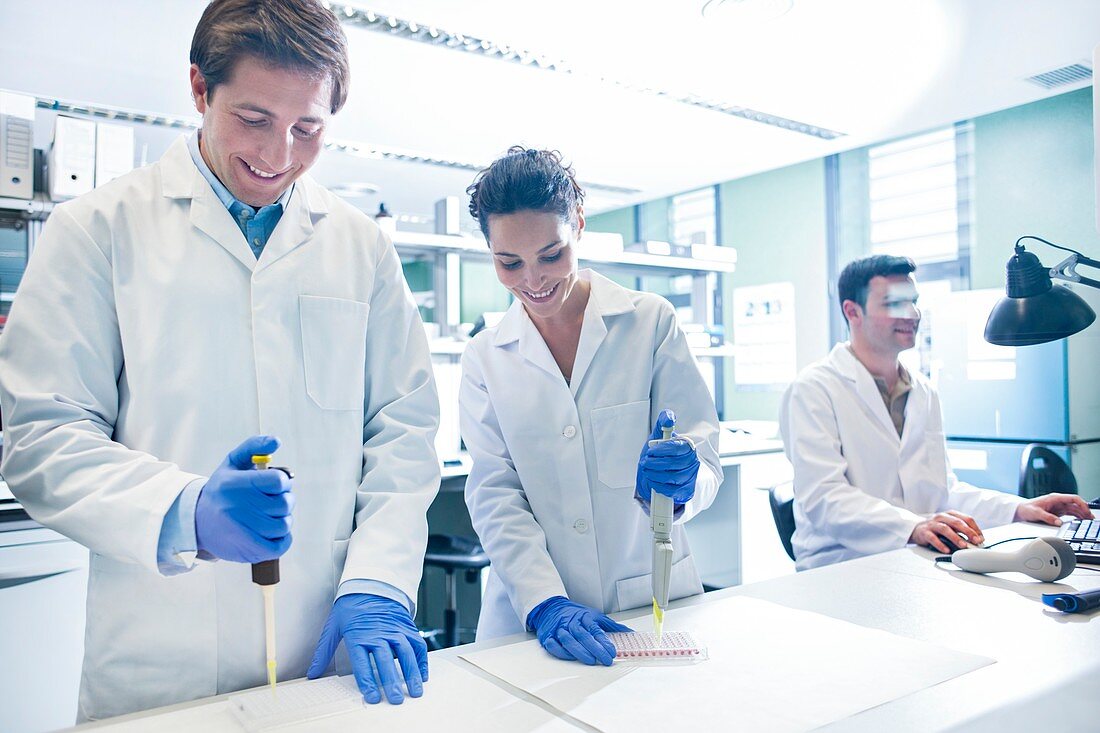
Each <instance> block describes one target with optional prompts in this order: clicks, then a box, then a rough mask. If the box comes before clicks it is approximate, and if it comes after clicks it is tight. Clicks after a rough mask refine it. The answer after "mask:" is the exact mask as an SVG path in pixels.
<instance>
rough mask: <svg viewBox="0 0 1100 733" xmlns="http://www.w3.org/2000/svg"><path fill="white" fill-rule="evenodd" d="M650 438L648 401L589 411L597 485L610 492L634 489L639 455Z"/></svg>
mask: <svg viewBox="0 0 1100 733" xmlns="http://www.w3.org/2000/svg"><path fill="white" fill-rule="evenodd" d="M648 435H649V400H639V401H637V402H627V403H625V404H622V405H613V406H611V407H600V408H597V409H595V410H592V442H593V444H594V445H595V446H596V467H597V475H598V477H599V479H600V483H602V484H603V485H604V486H606V487H608V488H610V489H622V488H626V487H629V486H633V485H634V477H635V474H636V473H637V471H638V454H640V453H641V451H642V443H644V442H645V440H646V437H647V436H648Z"/></svg>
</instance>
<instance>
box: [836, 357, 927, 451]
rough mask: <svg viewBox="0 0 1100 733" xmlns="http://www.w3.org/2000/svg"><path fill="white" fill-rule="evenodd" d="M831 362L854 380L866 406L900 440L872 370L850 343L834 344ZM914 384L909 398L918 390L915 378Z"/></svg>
mask: <svg viewBox="0 0 1100 733" xmlns="http://www.w3.org/2000/svg"><path fill="white" fill-rule="evenodd" d="M829 362H830V363H831V364H832V365H833V368H834V369H836V371H837V372H838V373H839V374H840V376H842V377H844V378H845V379H847V380H848V381H850V382H852V384H853V388H854V389H855V392H856V394H857V395H859V398H860V399H861V400H863V404H864V406H865V407H866V408H867V410H868V411H869V412H870V413H871V414H872V415H873V416H874V419H875V420H877V421H878V422H879V425H880V426H881V427H882V428H884V429H885V430H886V431H887V432H888V433H890V435H892V436H893V437H894V438H896V439H898V440H899V441H900V440H901V438H898V429H897V428H896V427H894V421H893V420H891V419H890V411H889V410H887V409H886V403H884V402H883V401H882V394H881V393H880V392H879V391H878V386H877V385H876V384H875V378H874V377H872V376H871V372H869V371H867V367H865V366H863V363H862V362H860V360H859V359H857V358H856V357H855V354H853V353H852V352H851V351H849V350H848V344H847V343H840V344H836V345H835V346H833V350H832V351H831V352H829ZM913 386H914V389H913V390H911V391H910V396H909V399H912V398H913V393H915V392H916V391H917V390H916V380H915V379H914V380H913ZM910 406H911V405H909V404H908V403H907V404H906V412H907V413H908V412H909V407H910ZM908 424H909V421H908V420H906V428H908ZM904 434H905V429H903V431H902V435H903V436H904Z"/></svg>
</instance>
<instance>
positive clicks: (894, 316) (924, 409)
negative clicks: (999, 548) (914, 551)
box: [780, 255, 1092, 570]
mask: <svg viewBox="0 0 1100 733" xmlns="http://www.w3.org/2000/svg"><path fill="white" fill-rule="evenodd" d="M915 269H916V265H914V264H913V261H912V260H911V259H909V258H907V257H893V256H888V255H879V256H875V257H868V258H865V259H861V260H856V261H855V262H852V263H849V264H848V266H847V267H845V268H844V271H843V272H842V273H841V275H840V280H839V281H838V291H839V299H840V305H841V309H842V311H843V312H844V317H845V318H846V319H847V321H848V328H849V330H850V332H851V341H850V342H848V343H843V344H837V345H836V346H834V347H833V350H832V352H831V353H830V354H829V355H828V356H827V357H826V358H825V359H822V360H821V361H819V362H817V363H815V364H812V365H810V366H809V367H807V368H806V369H804V370H803V371H802V372H801V373H800V374H799V375H798V378H797V379H796V380H795V381H794V382H793V383H792V384H791V386H790V387H789V388H788V389H787V392H786V393H785V394H784V396H783V402H782V406H781V408H780V430H781V432H782V434H783V442H784V444H785V447H786V452H787V457H788V458H789V459H790V460H791V463H792V464H793V465H794V495H795V501H794V514H795V526H796V529H795V533H794V537H793V538H792V545H793V546H794V551H795V557H796V558H797V561H796V562H797V567H798V569H799V570H805V569H807V568H814V567H818V566H821V565H828V564H830V563H834V562H839V561H841V560H848V559H851V558H854V557H860V556H862V555H869V554H872V553H876V552H885V551H887V550H892V549H896V548H899V547H903V546H905V544H906V543H909V542H913V543H916V544H919V545H927V546H929V547H932V548H934V549H936V550H938V551H939V552H944V553H946V552H950V551H951V550H953V549H956V548H961V547H966V546H968V541H969V543H975V544H976V543H980V542H983V541H984V540H983V537H982V530H981V527H983V526H984V527H988V526H996V525H1000V524H1007V523H1009V522H1012V521H1039V522H1046V523H1048V524H1058V523H1059V520H1058V515H1059V514H1073V515H1075V516H1079V517H1082V518H1088V517H1091V516H1092V514H1091V513H1090V512H1089V509H1088V505H1087V504H1086V503H1085V501H1084V500H1083V499H1081V498H1080V497H1078V496H1071V495H1067V494H1049V495H1047V496H1042V497H1039V498H1037V499H1032V500H1030V501H1025V500H1024V499H1022V498H1020V497H1018V496H1013V495H1010V494H1005V493H1001V492H998V491H991V490H988V489H979V488H976V487H974V486H970V485H969V484H966V483H963V482H961V481H959V480H958V479H957V478H956V477H955V474H954V472H953V471H952V470H951V467H950V466H949V465H948V463H947V455H946V445H945V443H944V435H943V417H942V414H941V412H940V403H939V397H938V395H937V394H936V392H935V390H933V388H932V385H931V384H930V383H929V382H928V380H926V379H925V378H924V376H923V375H922V374H919V373H915V374H914V373H910V372H909V371H907V370H906V369H905V368H904V367H903V366H902V365H901V363H900V362H899V361H898V354H900V353H901V352H902V351H904V350H906V349H909V348H912V347H913V346H914V344H915V343H916V333H917V326H918V324H919V323H920V311H919V310H917V292H916V285H915V283H914V282H913V278H912V273H913V272H914V270H915Z"/></svg>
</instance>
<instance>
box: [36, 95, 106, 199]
mask: <svg viewBox="0 0 1100 733" xmlns="http://www.w3.org/2000/svg"><path fill="white" fill-rule="evenodd" d="M47 169H48V171H49V173H48V175H47V179H48V181H49V193H50V198H51V199H53V200H54V201H61V200H63V199H70V198H73V197H75V196H80V195H81V194H85V193H88V192H89V191H91V190H92V188H93V187H94V186H95V122H92V121H91V120H81V119H77V118H76V117H66V116H65V115H58V116H57V118H56V119H55V120H54V126H53V144H52V145H50V153H49V156H48V161H47Z"/></svg>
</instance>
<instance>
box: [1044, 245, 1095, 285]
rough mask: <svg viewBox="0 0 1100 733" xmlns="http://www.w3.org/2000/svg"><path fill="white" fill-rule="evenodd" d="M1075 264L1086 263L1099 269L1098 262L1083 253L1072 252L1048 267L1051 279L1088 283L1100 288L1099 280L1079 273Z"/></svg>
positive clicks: (1081, 283)
mask: <svg viewBox="0 0 1100 733" xmlns="http://www.w3.org/2000/svg"><path fill="white" fill-rule="evenodd" d="M1077 265H1088V266H1089V267H1094V268H1096V269H1098V270H1100V262H1097V261H1096V260H1094V259H1091V258H1089V257H1085V256H1084V255H1081V254H1076V253H1074V254H1072V255H1070V256H1069V257H1067V258H1065V259H1064V260H1062V261H1061V262H1059V263H1058V264H1057V265H1055V266H1054V267H1052V268H1050V277H1051V279H1056V280H1065V281H1066V282H1071V283H1078V284H1080V285H1088V286H1089V287H1092V288H1097V289H1100V280H1094V279H1092V278H1090V277H1084V276H1083V275H1079V274H1078V273H1077V270H1076V267H1077Z"/></svg>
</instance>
